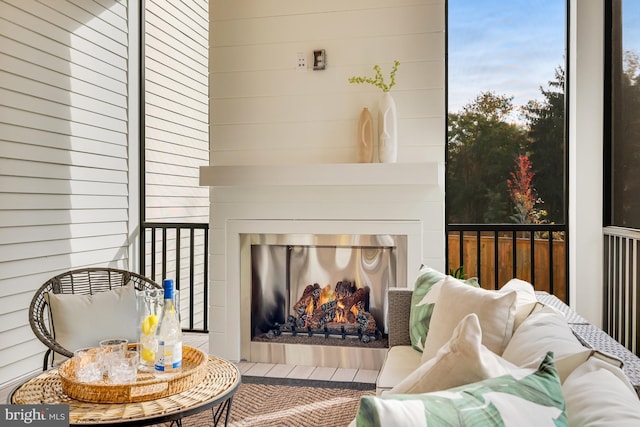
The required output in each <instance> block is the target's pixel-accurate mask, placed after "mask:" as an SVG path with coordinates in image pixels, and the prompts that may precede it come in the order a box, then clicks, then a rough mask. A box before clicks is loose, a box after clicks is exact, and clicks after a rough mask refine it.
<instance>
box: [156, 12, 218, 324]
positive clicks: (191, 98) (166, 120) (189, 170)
mask: <svg viewBox="0 0 640 427" xmlns="http://www.w3.org/2000/svg"><path fill="white" fill-rule="evenodd" d="M208 58H209V6H208V2H207V1H202V0H199V1H195V2H194V1H186V0H185V1H171V2H168V1H164V0H146V1H145V121H146V126H145V133H146V138H145V160H146V161H145V165H146V166H145V167H146V174H145V180H146V185H145V192H146V198H145V203H146V211H145V216H146V220H147V221H149V222H180V223H208V222H209V189H208V188H207V187H201V186H200V185H199V168H200V166H206V165H208V164H209V62H208V61H209V60H208ZM198 233H200V234H202V232H201V231H198ZM195 240H196V242H198V243H196V246H195V253H194V257H195V259H194V264H195V266H194V270H195V273H194V279H195V287H196V289H197V290H198V292H197V293H196V295H195V296H194V302H195V303H196V308H197V310H198V311H197V312H196V313H194V317H195V319H196V320H195V324H196V326H197V327H200V328H205V329H206V325H204V324H203V313H202V310H203V307H204V304H203V303H202V301H203V299H204V298H203V293H202V289H203V287H204V286H206V283H204V282H205V278H204V276H203V273H202V272H203V269H204V263H205V262H206V261H207V259H208V257H207V254H205V253H203V248H204V246H203V242H202V241H203V237H202V236H201V235H200V236H196V239H195ZM177 244H178V242H177V240H176V237H175V234H169V235H168V236H167V247H166V248H163V247H162V245H161V236H159V235H158V236H156V251H155V252H156V253H155V256H156V266H155V267H156V270H155V271H156V272H157V275H158V276H157V277H155V279H156V280H157V281H159V282H161V281H162V278H163V277H161V271H162V263H163V261H164V262H166V266H167V275H166V277H169V278H174V279H176V278H178V277H180V281H181V284H182V289H183V292H181V300H182V301H181V312H182V324H183V327H186V326H187V322H188V311H187V308H188V292H187V291H186V290H187V285H188V284H189V280H190V272H189V270H188V266H189V259H188V256H189V239H188V238H187V236H184V235H182V236H181V238H180V256H181V260H180V266H181V267H180V272H177V271H176V246H177ZM163 249H164V250H166V260H163V257H162V251H163ZM144 250H145V254H146V257H145V259H146V260H147V261H146V265H145V271H146V272H148V273H149V274H150V272H151V271H152V269H151V263H150V262H151V261H150V260H151V252H152V246H151V235H150V233H147V234H146V236H145V246H144Z"/></svg>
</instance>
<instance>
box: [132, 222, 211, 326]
mask: <svg viewBox="0 0 640 427" xmlns="http://www.w3.org/2000/svg"><path fill="white" fill-rule="evenodd" d="M142 229H143V231H142V233H141V237H142V241H143V242H144V244H143V250H142V251H141V253H142V256H143V260H142V263H141V265H142V271H141V274H143V275H145V276H147V277H150V278H151V279H153V280H155V281H156V282H157V283H161V282H162V279H164V278H172V279H174V281H175V283H176V289H178V290H179V291H180V313H181V316H182V319H181V320H182V330H183V331H188V332H208V324H209V323H208V306H209V296H208V295H209V286H208V283H209V281H208V277H209V263H208V253H209V224H203V223H197V224H191V223H161V222H145V223H144V224H143V227H142Z"/></svg>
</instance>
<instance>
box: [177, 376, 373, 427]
mask: <svg viewBox="0 0 640 427" xmlns="http://www.w3.org/2000/svg"><path fill="white" fill-rule="evenodd" d="M310 385H313V386H310ZM365 395H375V385H374V384H362V383H335V382H329V381H305V382H302V381H300V380H287V379H273V378H256V377H243V378H242V384H240V386H239V388H238V391H236V394H235V396H234V398H233V404H232V405H231V414H230V416H229V426H230V427H241V426H242V427H246V426H255V427H258V426H259V427H298V426H299V427H346V426H347V425H348V424H349V423H350V422H351V421H352V420H353V419H354V418H355V416H356V411H357V410H358V403H359V401H360V396H365ZM210 425H212V412H211V411H210V410H208V411H204V412H202V413H200V414H196V415H192V416H190V417H186V418H183V420H182V426H183V427H204V426H210ZM219 425H224V420H223V419H221V420H220V424H219Z"/></svg>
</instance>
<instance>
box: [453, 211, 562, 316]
mask: <svg viewBox="0 0 640 427" xmlns="http://www.w3.org/2000/svg"><path fill="white" fill-rule="evenodd" d="M567 236H568V235H567V227H566V226H564V225H555V224H486V225H485V224H449V225H448V226H447V271H450V270H456V269H457V268H458V267H459V266H461V265H462V266H464V273H465V274H466V276H467V277H474V276H475V277H478V280H479V281H480V284H481V285H482V287H484V288H487V289H499V288H500V287H501V286H502V285H504V284H505V283H506V282H507V281H509V280H510V279H512V278H514V277H516V278H519V279H522V280H526V281H527V282H530V283H531V284H533V286H534V288H535V290H537V291H547V292H549V293H550V294H553V295H555V296H557V297H558V298H560V299H561V300H562V301H564V302H565V303H568V302H569V301H568V296H569V281H568V276H567V271H568V259H567V255H568V251H567V246H566V242H567ZM460 242H463V243H462V244H460Z"/></svg>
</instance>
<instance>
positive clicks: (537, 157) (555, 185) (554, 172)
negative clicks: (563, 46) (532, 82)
mask: <svg viewBox="0 0 640 427" xmlns="http://www.w3.org/2000/svg"><path fill="white" fill-rule="evenodd" d="M564 86H565V76H564V69H563V68H562V67H557V68H556V70H555V79H554V80H552V81H549V87H548V88H547V89H543V88H542V87H540V92H541V93H542V95H543V96H544V100H543V101H535V100H532V101H529V102H528V103H527V104H526V105H525V106H524V107H523V108H522V112H523V115H524V117H525V120H526V121H527V123H528V128H529V130H528V137H529V140H530V142H531V143H530V144H531V145H530V150H531V155H530V160H531V163H532V167H533V168H534V169H535V171H536V179H535V182H534V183H533V184H534V185H535V187H536V189H537V190H538V195H539V196H540V198H541V199H543V200H544V203H545V209H546V211H547V215H548V217H547V218H548V220H549V221H551V222H553V223H556V222H557V223H564V222H565V218H564V211H565V209H564V206H565V200H564V199H565V188H566V187H565V185H566V183H565V146H566V145H565V96H564Z"/></svg>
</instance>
